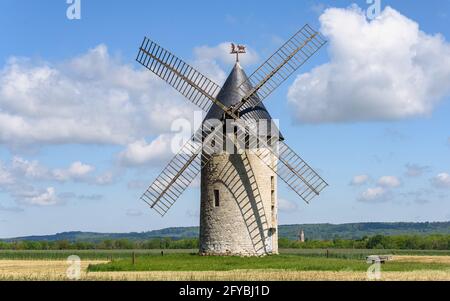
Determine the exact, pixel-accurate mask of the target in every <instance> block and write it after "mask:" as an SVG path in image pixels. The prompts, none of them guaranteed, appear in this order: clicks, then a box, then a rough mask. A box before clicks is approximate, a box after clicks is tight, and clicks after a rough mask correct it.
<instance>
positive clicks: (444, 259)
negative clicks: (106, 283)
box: [0, 250, 450, 281]
mask: <svg viewBox="0 0 450 301" xmlns="http://www.w3.org/2000/svg"><path fill="white" fill-rule="evenodd" d="M192 251H193V250H181V251H180V250H164V256H162V255H161V251H157V250H153V251H134V252H135V261H134V264H133V260H132V255H131V254H132V252H133V251H132V250H120V251H56V252H55V251H47V252H46V251H26V252H24V251H21V252H18V251H8V252H5V251H2V252H0V280H67V276H66V271H67V268H68V267H69V265H68V263H67V262H66V260H65V259H66V258H67V256H69V255H72V254H76V255H78V256H80V257H81V259H82V262H81V275H80V280H87V281H90V280H275V281H277V280H368V276H367V269H368V268H369V266H370V265H369V264H367V263H366V262H365V260H364V258H365V256H366V255H368V254H369V255H370V254H393V253H396V252H386V250H384V251H379V252H376V251H374V250H370V251H368V250H358V251H356V250H329V251H328V258H327V257H326V250H301V252H299V251H300V250H295V251H297V252H294V251H293V250H283V254H281V255H279V256H267V257H262V258H240V257H202V256H198V255H196V254H194V253H193V252H192ZM397 253H403V254H394V257H393V260H392V261H388V262H387V263H385V264H382V265H381V279H380V280H447V281H450V256H449V254H448V253H449V252H436V251H429V252H428V251H421V253H420V254H414V253H417V252H409V253H410V254H408V252H406V251H401V252H397ZM411 253H412V254H411ZM15 255H16V256H15ZM111 256H112V259H111Z"/></svg>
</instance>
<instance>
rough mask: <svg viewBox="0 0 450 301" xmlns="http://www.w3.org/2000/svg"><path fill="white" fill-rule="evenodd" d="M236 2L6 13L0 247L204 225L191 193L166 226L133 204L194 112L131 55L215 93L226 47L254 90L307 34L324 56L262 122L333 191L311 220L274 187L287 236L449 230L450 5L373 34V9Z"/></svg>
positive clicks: (431, 6)
mask: <svg viewBox="0 0 450 301" xmlns="http://www.w3.org/2000/svg"><path fill="white" fill-rule="evenodd" d="M241 2H242V1H221V2H220V3H214V4H211V2H210V1H195V2H194V3H192V2H189V3H188V2H186V1H164V2H153V1H152V2H150V1H132V2H130V1H128V2H126V1H106V0H104V1H93V0H82V1H81V20H68V19H67V17H66V9H67V7H68V5H67V4H66V1H64V0H45V1H39V2H38V1H25V0H20V1H17V0H14V1H13V0H4V1H2V2H1V4H0V37H1V45H2V47H0V143H1V145H0V162H1V164H0V237H12V236H20V235H32V234H50V233H56V232H63V231H71V230H80V231H101V232H128V231H146V230H152V229H158V228H164V227H169V226H188V225H197V224H198V211H199V191H198V188H197V187H193V188H190V189H188V191H187V192H186V193H185V194H184V195H183V196H182V197H181V198H180V199H179V201H178V202H177V204H176V206H175V207H174V208H173V209H172V211H171V212H170V214H169V215H168V216H166V217H165V218H164V219H161V218H160V217H159V216H158V215H157V214H155V213H154V212H152V211H151V210H150V209H149V208H147V207H146V206H145V204H144V203H142V202H141V201H139V197H140V195H141V194H142V192H143V191H144V189H145V186H146V185H147V184H150V183H151V182H152V181H153V179H154V178H155V177H156V176H157V174H158V172H159V171H160V169H161V168H162V167H163V166H164V164H165V163H166V162H167V161H168V159H169V158H170V152H169V151H168V149H167V144H168V141H169V138H170V124H171V121H173V120H174V119H176V118H180V117H186V118H191V116H192V112H193V110H194V107H193V106H190V105H189V104H187V103H186V102H185V101H184V100H183V98H182V97H180V96H179V95H178V94H177V93H176V92H174V91H172V90H171V89H170V87H167V86H165V84H164V83H162V82H160V81H159V80H158V79H156V78H154V77H153V76H151V75H149V74H147V72H146V71H145V70H142V68H141V67H140V66H139V65H138V64H137V63H135V61H134V59H135V56H136V53H137V48H138V46H139V44H140V42H141V41H142V39H143V37H144V35H147V36H149V37H150V38H151V39H153V40H155V41H156V42H158V43H159V44H161V45H163V46H164V47H165V48H167V49H170V50H171V51H172V52H173V53H175V54H176V55H178V56H179V57H181V58H183V59H185V60H186V61H188V62H190V63H191V64H192V65H194V66H195V67H197V68H198V69H199V70H201V71H202V72H204V73H206V74H207V75H208V76H210V77H211V78H212V79H214V80H216V81H218V82H221V81H223V80H224V77H225V76H226V74H227V73H228V72H229V70H231V68H232V63H231V62H232V57H230V56H229V55H228V54H226V51H225V45H226V43H228V42H230V41H234V42H239V43H244V44H246V45H248V47H249V49H250V53H249V55H247V57H246V58H244V61H243V64H244V68H245V70H246V71H247V73H248V74H250V73H251V72H252V71H253V70H254V69H255V68H256V67H257V66H258V65H259V64H261V63H262V62H263V61H264V59H265V58H267V57H268V56H269V55H270V54H271V53H273V52H274V51H275V50H276V48H277V46H279V45H280V44H281V43H282V42H283V41H284V40H286V39H288V38H289V37H290V36H291V35H292V34H293V33H294V32H296V30H298V29H299V28H300V27H301V26H303V24H304V23H309V24H310V25H312V26H313V27H314V28H317V29H319V28H321V30H322V32H323V33H324V34H325V35H326V36H327V38H328V40H329V41H330V43H329V44H328V45H327V48H326V49H323V50H322V51H321V52H320V53H319V54H318V55H317V56H315V57H314V58H313V59H311V60H310V61H309V62H308V63H307V64H306V65H304V66H303V67H302V68H301V69H300V70H299V71H298V73H297V74H295V75H294V76H292V78H290V79H289V80H288V81H287V82H286V83H285V84H283V86H281V87H280V88H279V89H278V90H277V91H276V93H274V94H273V95H272V96H271V97H270V98H269V99H267V100H266V106H267V107H268V109H269V111H270V112H271V114H272V116H273V117H274V118H277V119H280V126H281V129H282V132H283V134H284V136H285V137H286V138H287V142H288V144H289V145H291V147H292V148H294V149H295V150H296V151H297V152H298V153H299V154H300V155H301V156H302V157H304V159H305V160H306V161H307V162H308V163H310V164H311V165H312V166H313V167H315V168H316V169H317V170H318V171H320V174H321V175H322V176H323V177H324V178H325V179H326V180H327V182H329V183H330V187H329V188H327V190H326V191H325V192H324V194H323V195H322V196H320V197H319V198H317V199H315V200H314V201H313V202H312V204H310V205H306V204H304V203H302V201H301V200H300V199H299V198H298V197H296V194H295V193H293V192H291V191H290V190H289V189H288V188H286V187H285V185H284V184H283V183H281V182H280V191H279V198H280V199H282V201H281V204H280V206H281V208H280V217H279V219H280V223H282V224H289V223H326V222H329V223H344V222H361V221H444V220H450V203H449V201H450V175H449V173H450V156H449V154H450V123H449V121H448V120H449V116H450V101H449V100H450V96H449V95H450V50H449V49H450V46H449V40H450V29H449V26H448V24H449V20H450V1H437V0H435V1H426V2H425V1H415V2H412V1H387V0H382V1H381V4H382V9H383V11H382V13H381V15H380V16H379V18H378V19H375V20H373V21H370V20H367V19H366V18H365V16H364V14H365V10H366V9H367V8H368V7H369V5H368V4H367V3H366V1H283V3H282V4H281V3H274V2H273V1H246V2H245V3H241ZM352 3H355V4H356V5H357V6H359V9H357V8H355V7H353V8H349V6H350V5H351V4H352ZM388 6H389V7H390V8H387V9H385V8H386V7H388ZM363 17H364V18H363Z"/></svg>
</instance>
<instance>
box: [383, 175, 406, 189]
mask: <svg viewBox="0 0 450 301" xmlns="http://www.w3.org/2000/svg"><path fill="white" fill-rule="evenodd" d="M378 185H379V186H381V187H385V188H396V187H399V186H400V185H401V182H400V179H399V178H397V177H394V176H384V177H381V178H380V179H379V180H378Z"/></svg>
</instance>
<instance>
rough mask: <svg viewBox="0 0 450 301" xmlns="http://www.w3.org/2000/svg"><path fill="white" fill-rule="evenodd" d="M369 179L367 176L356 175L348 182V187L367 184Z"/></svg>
mask: <svg viewBox="0 0 450 301" xmlns="http://www.w3.org/2000/svg"><path fill="white" fill-rule="evenodd" d="M369 180H370V177H369V176H368V175H358V176H354V177H353V179H352V181H351V182H350V185H352V186H362V185H365V184H367V183H368V182H369Z"/></svg>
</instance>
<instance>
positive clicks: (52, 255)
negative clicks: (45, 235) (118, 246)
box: [0, 249, 450, 260]
mask: <svg viewBox="0 0 450 301" xmlns="http://www.w3.org/2000/svg"><path fill="white" fill-rule="evenodd" d="M133 252H135V253H136V255H138V256H144V255H152V254H157V255H160V254H161V250H62V251H53V250H27V251H11V250H0V260H1V259H10V260H15V259H17V260H20V259H21V260H44V259H45V260H64V259H66V258H67V257H68V256H70V255H78V256H80V258H81V259H84V260H109V259H111V257H112V258H113V259H121V258H131V254H132V253H133ZM195 252H197V250H192V249H190V250H167V249H166V250H164V254H172V253H177V254H178V253H195ZM280 252H281V254H291V255H302V256H308V257H326V252H327V251H326V250H324V249H281V250H280ZM383 254H392V255H429V256H431V255H442V256H445V255H446V256H450V250H447V251H436V250H359V249H330V250H329V251H328V256H329V257H330V258H341V259H359V260H362V259H364V258H365V257H366V256H368V255H383Z"/></svg>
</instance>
